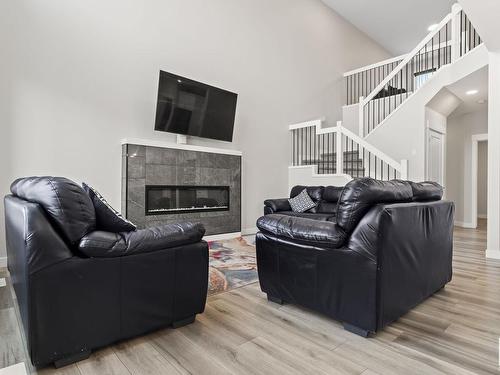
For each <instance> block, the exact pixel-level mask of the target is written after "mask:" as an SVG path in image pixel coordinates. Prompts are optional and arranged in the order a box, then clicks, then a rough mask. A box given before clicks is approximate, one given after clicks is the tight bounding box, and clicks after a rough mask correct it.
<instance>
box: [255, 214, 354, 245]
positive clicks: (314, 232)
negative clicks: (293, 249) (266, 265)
mask: <svg viewBox="0 0 500 375" xmlns="http://www.w3.org/2000/svg"><path fill="white" fill-rule="evenodd" d="M257 227H258V228H259V229H260V230H261V231H262V232H264V233H270V234H272V235H275V236H277V237H280V238H284V239H288V240H292V241H295V242H297V243H301V244H305V245H310V246H317V247H323V248H331V249H336V248H339V247H341V246H342V245H343V243H344V241H345V238H346V235H345V232H344V231H343V230H342V229H341V228H339V227H338V226H337V225H336V224H335V223H332V222H329V221H318V220H312V219H306V218H303V217H292V216H287V215H280V214H272V215H266V216H262V217H261V218H259V219H258V220H257Z"/></svg>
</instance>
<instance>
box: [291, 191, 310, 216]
mask: <svg viewBox="0 0 500 375" xmlns="http://www.w3.org/2000/svg"><path fill="white" fill-rule="evenodd" d="M288 202H290V206H291V207H292V210H293V212H306V211H307V210H310V209H311V208H313V207H315V206H316V203H314V201H313V200H312V199H311V197H310V196H309V194H307V190H306V189H304V190H302V192H301V193H300V194H299V195H297V196H295V197H293V198H290V199H289V200H288Z"/></svg>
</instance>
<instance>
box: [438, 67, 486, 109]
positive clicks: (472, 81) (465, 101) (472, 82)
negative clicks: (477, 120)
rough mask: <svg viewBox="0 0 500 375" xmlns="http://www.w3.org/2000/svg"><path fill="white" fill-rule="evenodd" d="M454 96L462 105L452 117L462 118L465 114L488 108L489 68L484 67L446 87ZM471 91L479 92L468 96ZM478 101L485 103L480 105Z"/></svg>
mask: <svg viewBox="0 0 500 375" xmlns="http://www.w3.org/2000/svg"><path fill="white" fill-rule="evenodd" d="M446 88H447V89H448V90H449V91H451V92H452V93H453V94H454V95H456V96H457V97H458V98H459V99H460V100H461V101H462V104H461V105H460V106H459V107H458V108H457V109H455V111H454V112H453V113H452V116H460V115H463V114H465V113H470V112H475V111H479V110H482V109H484V108H485V107H486V108H487V106H488V104H487V103H488V67H487V66H486V67H484V68H482V69H479V70H477V71H475V72H474V73H471V74H469V75H468V76H467V77H464V78H462V79H461V80H460V81H457V82H455V83H453V84H451V85H449V86H447V87H446ZM469 90H478V93H477V94H475V95H467V94H466V92H467V91H469ZM478 100H484V101H485V103H483V104H479V103H478Z"/></svg>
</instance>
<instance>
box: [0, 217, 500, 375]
mask: <svg viewBox="0 0 500 375" xmlns="http://www.w3.org/2000/svg"><path fill="white" fill-rule="evenodd" d="M484 224H485V223H484V221H483V222H481V227H480V228H479V229H478V230H470V229H460V228H457V229H456V230H455V248H454V276H453V281H452V282H451V283H450V284H448V285H447V286H446V288H445V289H443V290H441V291H440V292H439V293H437V294H436V295H434V296H433V297H431V298H430V299H428V300H427V301H425V302H424V303H422V304H421V305H419V306H417V307H416V308H415V309H413V310H412V311H411V312H409V313H408V314H406V315H405V316H404V317H402V318H401V319H399V321H397V322H396V323H394V324H392V325H390V326H389V327H387V328H386V329H384V330H383V331H381V332H379V333H378V334H377V335H376V336H375V337H373V338H369V339H363V338H361V337H358V336H356V335H353V334H351V333H348V332H346V331H344V330H343V328H342V326H341V324H340V323H339V322H336V321H334V320H330V319H328V318H326V317H323V316H321V315H319V314H316V313H313V312H311V311H308V310H305V309H302V308H300V307H297V306H292V305H285V306H279V305H276V304H273V303H270V302H268V301H267V300H266V298H265V295H264V294H262V293H261V292H260V290H259V286H258V284H253V285H250V286H246V287H243V288H240V289H236V290H233V291H230V292H227V293H224V294H219V295H216V296H213V297H211V298H209V300H208V304H207V308H206V312H205V313H204V314H202V315H200V316H198V317H197V320H196V322H195V323H194V324H192V325H189V326H186V327H183V328H180V329H177V330H174V329H165V330H162V331H159V332H156V333H153V334H150V335H147V336H143V337H140V338H137V339H134V340H130V341H126V342H123V343H120V344H117V345H115V346H112V347H109V348H106V349H102V350H99V351H97V352H95V353H93V354H92V356H91V357H90V358H89V359H87V360H85V361H82V362H79V363H77V364H73V365H70V366H68V367H65V368H62V369H59V370H55V369H53V368H48V369H44V370H39V371H38V373H39V374H67V375H72V374H74V375H90V374H92V375H93V374H204V375H205V374H364V375H374V374H380V375H383V374H384V375H385V374H443V373H444V374H499V373H500V372H499V367H498V346H499V336H500V262H499V261H494V260H486V259H485V258H484V249H485V247H486V230H485V227H484ZM2 272H3V276H6V271H1V270H0V277H2ZM7 281H8V280H7ZM22 361H24V362H26V364H28V363H29V360H28V359H27V354H26V351H25V349H24V345H23V342H22V337H21V335H20V329H19V323H18V319H17V315H16V311H15V306H14V302H13V300H12V298H11V295H10V286H9V285H7V287H3V288H0V368H2V367H5V366H8V365H12V364H14V363H18V362H22ZM28 370H29V371H31V372H33V373H36V371H35V370H34V369H33V368H31V367H28Z"/></svg>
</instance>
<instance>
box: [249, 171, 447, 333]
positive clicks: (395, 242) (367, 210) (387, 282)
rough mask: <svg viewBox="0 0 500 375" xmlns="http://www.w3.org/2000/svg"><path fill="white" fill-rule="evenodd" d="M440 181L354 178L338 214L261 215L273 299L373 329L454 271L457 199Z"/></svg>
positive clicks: (266, 280)
mask: <svg viewBox="0 0 500 375" xmlns="http://www.w3.org/2000/svg"><path fill="white" fill-rule="evenodd" d="M442 194H443V190H442V188H441V187H440V186H439V185H437V184H434V183H421V184H415V183H411V182H406V181H389V182H382V181H377V180H373V179H369V178H362V179H357V180H354V181H351V182H350V183H349V184H347V185H346V186H345V188H344V189H343V190H342V193H341V195H340V198H339V201H338V208H337V217H336V221H335V222H329V221H326V222H325V221H318V220H312V219H308V218H301V217H290V216H286V215H280V214H279V213H278V214H269V215H266V216H263V217H261V218H259V219H258V221H257V226H258V228H259V229H260V232H259V233H257V238H256V247H257V263H258V272H259V281H260V285H261V289H262V291H263V292H265V293H267V296H268V299H269V300H271V301H274V302H278V303H283V302H289V303H294V304H299V305H302V306H305V307H308V308H311V309H313V310H316V311H319V312H321V313H324V314H326V315H328V316H330V317H332V318H334V319H338V320H340V321H342V322H343V323H344V326H345V328H346V329H348V330H350V331H352V332H355V333H357V334H360V335H362V336H367V335H368V334H369V333H370V332H376V331H377V330H380V329H381V328H383V327H384V326H386V325H387V324H389V323H391V322H392V321H394V320H396V319H398V318H399V317H400V316H401V315H403V314H404V313H406V312H407V311H408V310H409V309H411V308H413V307H414V306H415V305H417V304H418V303H420V302H422V301H423V300H424V299H426V298H427V297H429V296H430V295H432V294H433V293H434V292H436V291H437V290H439V289H440V288H442V287H443V286H444V285H445V284H446V283H448V282H449V281H450V280H451V277H452V244H453V214H454V205H453V203H452V202H447V201H442V200H441V197H442Z"/></svg>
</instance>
